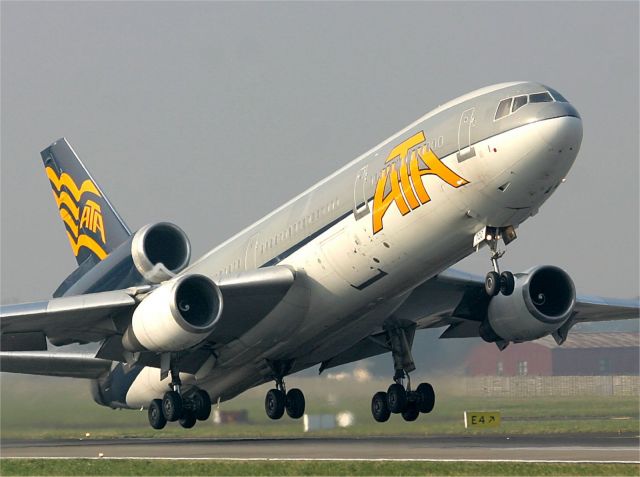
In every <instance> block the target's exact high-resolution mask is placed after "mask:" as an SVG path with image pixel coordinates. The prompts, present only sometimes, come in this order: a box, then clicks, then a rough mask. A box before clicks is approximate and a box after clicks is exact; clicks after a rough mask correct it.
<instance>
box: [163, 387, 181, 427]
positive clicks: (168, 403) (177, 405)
mask: <svg viewBox="0 0 640 477" xmlns="http://www.w3.org/2000/svg"><path fill="white" fill-rule="evenodd" d="M162 413H163V414H164V417H165V419H166V420H167V421H169V422H175V421H177V420H178V419H180V416H181V415H182V396H180V394H179V393H177V392H176V391H168V392H166V393H164V397H163V398H162Z"/></svg>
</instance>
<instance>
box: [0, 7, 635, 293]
mask: <svg viewBox="0 0 640 477" xmlns="http://www.w3.org/2000/svg"><path fill="white" fill-rule="evenodd" d="M638 5H639V4H638V3H637V2H627V3H617V4H614V3H611V2H609V3H594V2H590V3H578V2H570V3H557V2H554V3H551V2H545V3H532V2H527V3H506V2H498V3H485V2H473V3H462V2H456V3H405V4H396V3H393V4H392V3H326V4H319V3H260V4H254V3H243V4H236V3H212V2H197V3H169V2H162V3H153V2H142V3H126V2H114V3H97V2H86V3H53V2H48V3H35V2H25V3H17V2H15V3H14V2H7V1H3V2H2V3H1V7H0V8H1V14H2V15H1V16H2V18H1V22H2V24H1V26H2V30H1V51H0V53H1V55H0V56H1V67H2V71H1V80H2V84H1V87H2V91H1V93H2V97H1V100H2V101H1V113H2V115H1V120H2V128H1V142H2V143H1V161H2V162H1V169H0V172H1V183H0V185H1V190H0V201H1V221H0V223H1V227H2V229H1V236H0V238H1V249H0V252H1V255H0V258H1V260H2V263H1V279H2V283H1V299H2V301H3V302H12V301H16V300H20V301H26V300H33V299H42V298H46V297H48V296H49V295H50V294H51V292H52V291H53V290H54V289H55V288H56V286H57V285H58V284H59V282H61V281H62V280H63V279H64V278H65V277H66V275H67V274H68V273H70V272H71V271H72V270H73V269H74V267H75V261H74V260H73V258H72V254H71V252H70V250H69V244H68V241H67V239H66V237H65V234H64V230H63V226H62V224H61V222H60V220H59V218H58V214H57V211H56V207H55V205H54V202H53V199H52V195H51V192H50V189H49V185H48V181H47V179H46V177H45V175H44V171H43V167H42V163H41V161H40V157H39V152H40V150H41V149H43V148H44V147H45V146H47V145H48V144H49V143H50V142H52V141H53V140H55V139H57V138H59V137H61V136H66V137H67V138H68V139H69V140H70V142H71V143H72V144H73V145H74V147H75V149H76V150H77V151H78V153H79V154H80V156H81V158H82V159H83V161H84V162H85V164H86V165H87V167H89V169H90V170H91V171H92V173H93V175H94V177H95V178H96V179H97V180H98V182H99V183H100V185H101V187H102V189H103V190H104V191H105V192H106V193H107V194H108V195H109V197H110V199H111V201H112V202H113V203H114V205H115V206H116V207H117V208H118V210H119V212H120V213H121V214H122V216H123V217H124V218H125V220H126V221H127V223H128V224H129V226H130V227H131V228H132V229H137V228H139V227H140V226H142V225H144V224H145V223H149V222H153V221H158V220H169V221H172V222H175V223H176V224H178V225H180V226H181V227H182V228H183V229H184V230H185V231H186V232H187V234H188V235H189V237H190V238H191V241H192V245H193V248H194V255H200V254H202V253H204V252H205V251H207V250H208V249H209V248H212V247H213V246H214V245H216V244H217V243H219V242H221V241H222V240H224V239H225V238H227V237H229V236H230V235H232V234H234V233H235V232H237V231H239V230H240V229H241V228H243V227H244V226H246V225H248V224H249V223H251V222H253V221H255V220H257V219H258V218H260V217H261V216H263V215H264V214H266V213H268V212H269V211H270V210H272V209H274V208H275V207H277V206H279V205H280V204H282V203H283V202H284V201H286V200H288V199H289V198H291V197H292V196H294V195H295V194H297V193H299V192H301V191H302V190H304V189H305V188H307V187H308V186H310V185H312V184H313V183H315V182H316V181H318V180H320V179H322V178H323V177H324V176H326V175H328V174H330V173H331V172H333V171H334V170H336V169H337V168H339V167H340V166H341V165H343V164H345V163H346V162H348V161H350V160H351V159H353V158H354V157H356V156H357V155H359V154H361V153H362V152H364V151H365V150H367V149H369V148H370V147H372V146H374V145H375V144H377V143H378V142H380V141H382V140H383V139H385V138H386V137H388V136H390V135H391V134H393V133H394V132H396V131H398V130H399V129H401V128H403V127H404V126H406V125H407V124H409V123H410V122H411V121H413V120H414V119H416V118H418V117H419V116H421V115H422V114H424V113H425V112H427V111H428V110H430V109H432V108H434V107H436V106H438V105H439V104H441V103H443V102H445V101H447V100H449V99H452V98H454V97H456V96H458V95H460V94H464V93H466V92H469V91H471V90H473V89H476V88H479V87H482V86H486V85H489V84H492V83H497V82H503V81H512V80H536V81H541V82H543V83H546V84H549V85H550V86H552V87H554V88H556V89H558V90H559V91H561V92H562V94H563V95H565V96H566V97H567V98H569V100H570V101H571V102H572V103H573V104H574V105H575V106H576V107H577V108H578V110H579V111H580V113H581V114H582V117H583V121H584V140H583V143H582V149H581V152H580V155H579V156H578V160H577V161H576V163H575V165H574V167H573V169H572V171H571V173H570V175H569V177H568V181H567V183H566V184H565V185H564V186H563V187H561V188H560V189H559V191H558V192H556V193H555V195H554V196H553V197H552V198H551V200H550V201H549V202H548V203H547V204H546V205H545V206H544V207H543V208H542V209H541V211H540V213H539V214H538V215H537V216H536V217H534V218H533V219H530V220H529V221H528V222H526V223H525V224H524V225H523V226H522V227H521V228H520V231H519V235H520V237H519V238H518V240H517V241H516V242H514V243H513V244H512V245H510V247H509V251H508V253H507V255H506V256H505V258H504V259H503V261H502V265H503V268H506V269H511V270H513V271H521V270H524V269H525V268H528V267H530V266H532V265H536V264H543V263H552V264H556V265H559V266H561V267H563V268H565V269H566V270H567V271H568V272H569V273H570V274H571V275H572V276H573V278H574V280H575V282H576V285H577V287H578V291H579V292H581V293H591V294H601V295H607V296H620V297H631V296H635V295H637V294H638V261H639V256H638V254H639V252H638V248H639V247H638V242H639V238H638V229H639V224H638V215H639V214H638V208H639V206H638V204H639V193H638V178H639V171H638V164H639V154H638V131H639V127H638V116H639V112H638V102H639V100H638V84H639V78H638V57H639V53H638V44H639V38H638V13H639V12H638V8H639V7H638ZM489 265H490V264H489V261H488V254H487V252H486V251H485V252H484V253H480V254H476V255H474V256H472V257H470V258H469V259H467V260H465V261H464V262H462V263H461V264H460V267H461V268H463V269H466V270H469V271H472V272H476V273H481V274H484V273H485V272H486V271H487V270H488V268H489Z"/></svg>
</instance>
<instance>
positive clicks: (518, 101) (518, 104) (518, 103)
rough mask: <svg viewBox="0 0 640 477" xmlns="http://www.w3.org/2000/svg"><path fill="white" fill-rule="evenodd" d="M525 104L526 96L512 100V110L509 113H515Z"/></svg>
mask: <svg viewBox="0 0 640 477" xmlns="http://www.w3.org/2000/svg"><path fill="white" fill-rule="evenodd" d="M525 104H527V97H526V96H518V97H516V98H514V100H513V109H512V110H511V112H512V113H514V112H516V111H517V110H518V109H520V108H521V107H522V106H524V105H525Z"/></svg>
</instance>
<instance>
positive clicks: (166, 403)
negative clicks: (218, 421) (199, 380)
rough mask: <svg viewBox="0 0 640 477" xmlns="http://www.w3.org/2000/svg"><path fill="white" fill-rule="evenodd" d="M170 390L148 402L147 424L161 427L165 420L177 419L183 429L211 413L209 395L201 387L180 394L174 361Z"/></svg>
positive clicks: (163, 425)
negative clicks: (160, 397)
mask: <svg viewBox="0 0 640 477" xmlns="http://www.w3.org/2000/svg"><path fill="white" fill-rule="evenodd" d="M170 372H171V385H170V386H171V390H170V391H167V392H166V393H165V394H164V396H163V397H162V399H154V400H153V401H151V403H150V404H149V411H148V416H149V424H151V427H153V428H154V429H162V428H164V427H165V426H166V425H167V422H175V421H178V422H179V423H180V425H181V426H182V427H184V428H185V429H190V428H192V427H193V426H195V424H196V422H197V421H206V420H207V419H209V416H210V415H211V397H210V396H209V393H207V392H206V391H204V390H202V389H198V388H191V389H190V390H189V391H187V393H186V394H185V395H183V394H182V389H181V387H182V382H181V381H180V373H179V370H178V367H177V366H176V365H175V362H172V363H171V366H170Z"/></svg>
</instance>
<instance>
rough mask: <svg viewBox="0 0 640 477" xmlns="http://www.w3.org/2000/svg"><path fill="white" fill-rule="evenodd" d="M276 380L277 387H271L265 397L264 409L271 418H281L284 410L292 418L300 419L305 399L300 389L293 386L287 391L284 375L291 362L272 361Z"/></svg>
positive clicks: (271, 365) (270, 364) (270, 363)
mask: <svg viewBox="0 0 640 477" xmlns="http://www.w3.org/2000/svg"><path fill="white" fill-rule="evenodd" d="M269 366H270V367H271V370H272V371H273V376H274V379H275V382H276V387H275V389H270V390H269V391H268V392H267V395H266V396H265V398H264V410H265V411H266V413H267V416H268V417H269V418H271V419H274V420H277V419H280V418H281V417H282V416H283V415H284V412H285V411H287V415H288V416H289V417H290V418H292V419H300V418H301V417H302V416H303V415H304V408H305V399H304V394H303V393H302V391H301V390H300V389H297V388H293V389H290V390H289V391H288V392H287V388H286V386H285V384H284V376H285V374H287V373H288V371H289V370H290V369H291V363H290V362H281V361H278V362H276V361H270V362H269Z"/></svg>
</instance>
